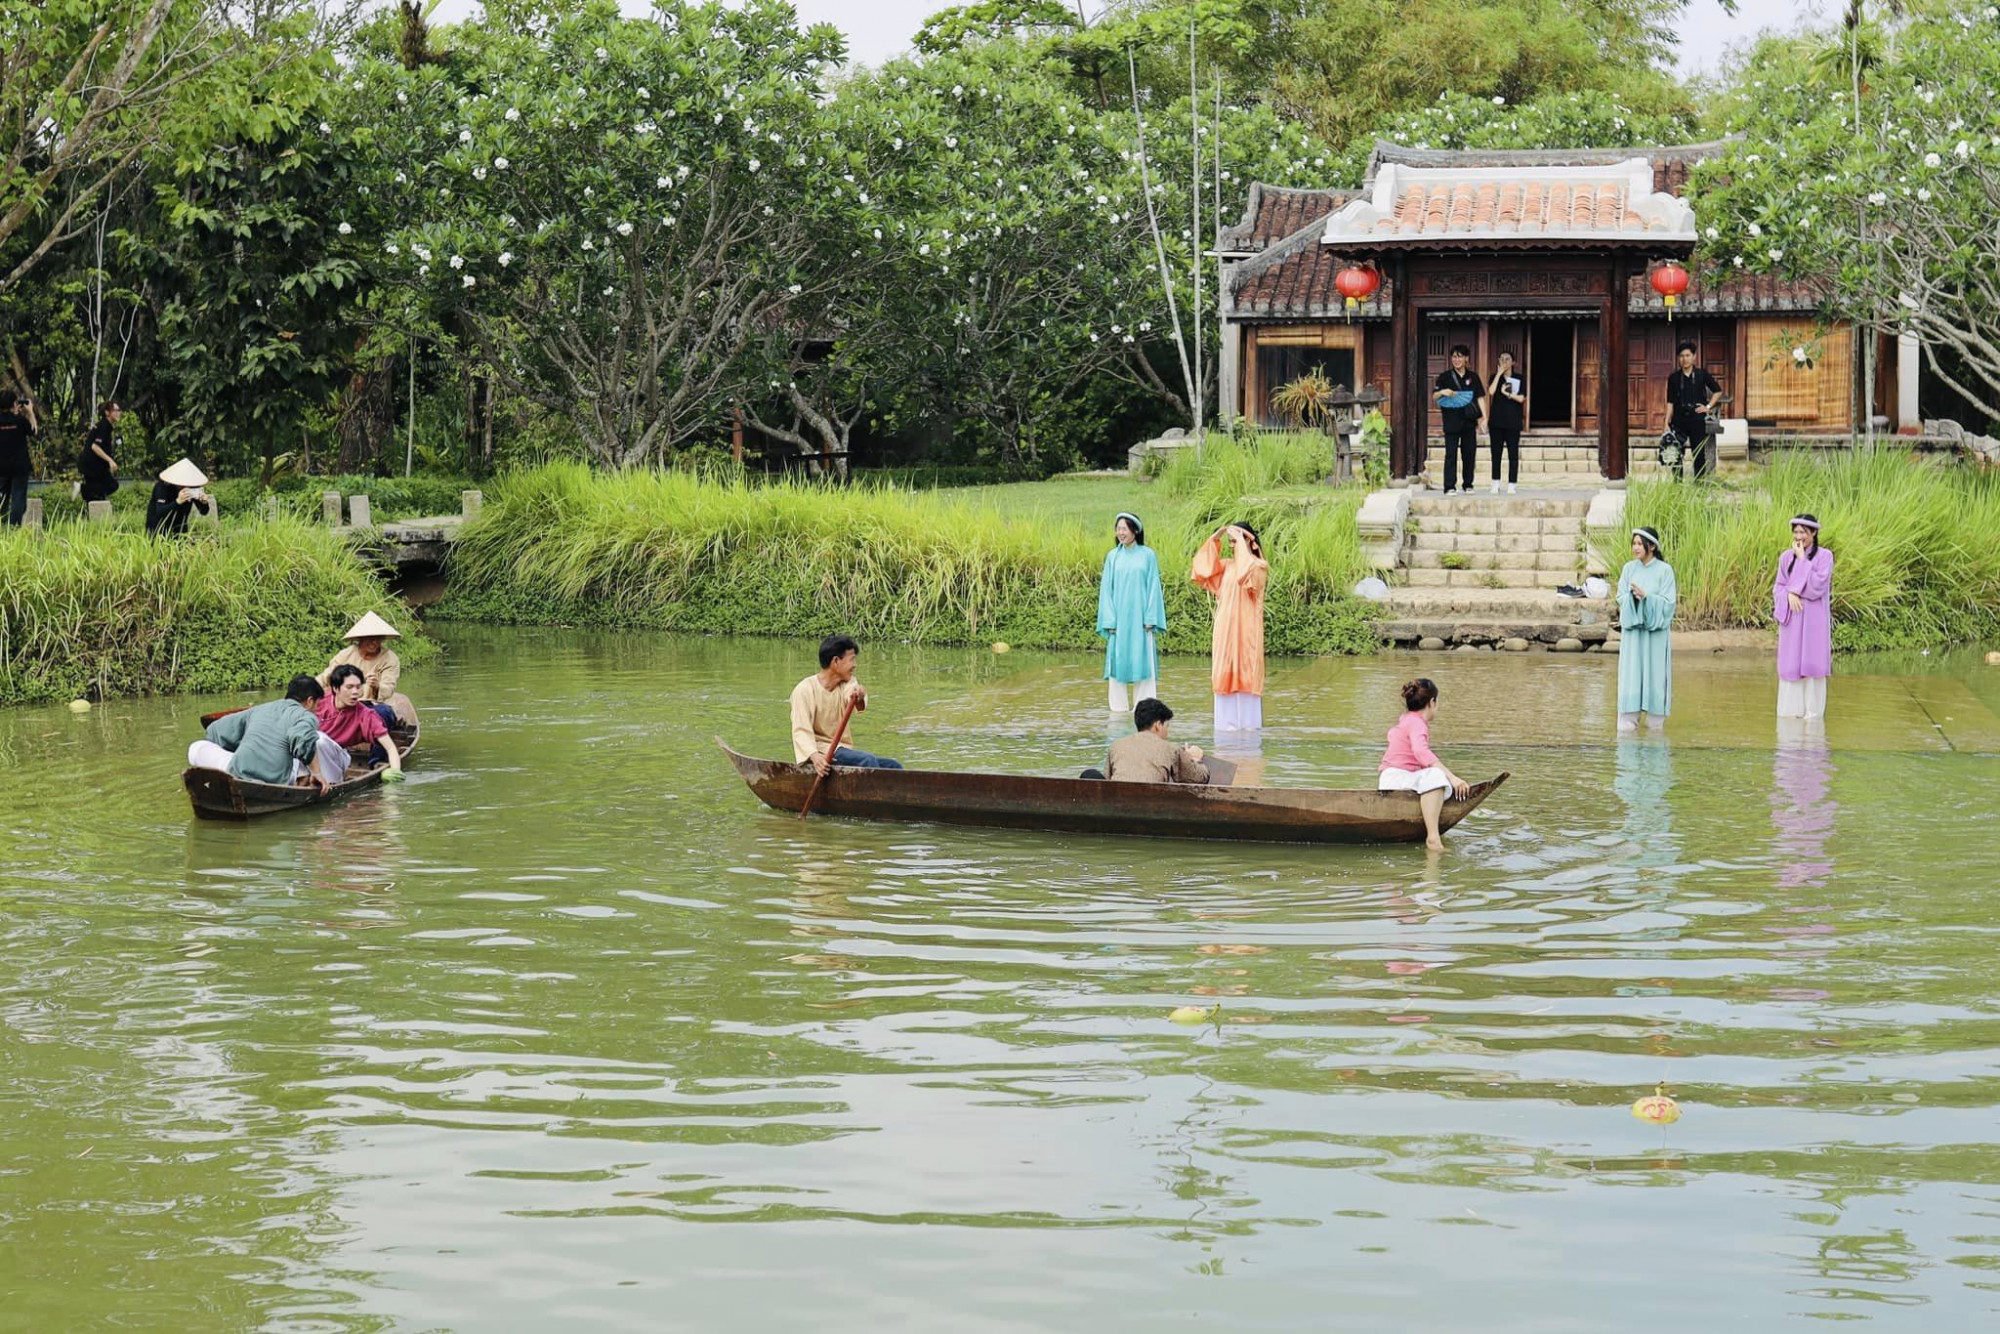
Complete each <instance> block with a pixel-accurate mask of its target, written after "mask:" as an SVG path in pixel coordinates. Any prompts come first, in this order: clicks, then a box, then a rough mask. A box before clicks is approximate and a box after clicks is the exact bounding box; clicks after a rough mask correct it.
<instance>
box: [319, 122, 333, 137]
mask: <svg viewBox="0 0 2000 1334" xmlns="http://www.w3.org/2000/svg"><path fill="white" fill-rule="evenodd" d="M319 132H320V133H321V134H332V133H333V126H331V125H329V124H327V123H326V122H325V121H321V122H320V123H319Z"/></svg>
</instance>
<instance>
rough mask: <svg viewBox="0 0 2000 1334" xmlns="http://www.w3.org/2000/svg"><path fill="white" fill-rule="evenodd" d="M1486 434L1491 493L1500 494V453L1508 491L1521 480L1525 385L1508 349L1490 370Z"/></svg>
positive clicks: (1525, 406)
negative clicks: (1490, 453)
mask: <svg viewBox="0 0 2000 1334" xmlns="http://www.w3.org/2000/svg"><path fill="white" fill-rule="evenodd" d="M1486 403H1487V407H1486V438H1487V440H1488V441H1489V442H1490V443H1491V445H1492V448H1493V494H1494V495H1496V496H1497V495H1499V494H1500V453H1501V451H1502V450H1505V451H1506V453H1507V494H1508V495H1510V496H1511V495H1513V494H1514V483H1516V482H1518V481H1520V480H1521V425H1522V422H1523V420H1524V414H1525V413H1526V411H1527V405H1528V396H1527V385H1526V384H1525V383H1524V382H1523V381H1522V379H1521V376H1520V373H1519V372H1517V371H1516V370H1515V369H1514V353H1513V351H1512V350H1511V349H1509V350H1503V351H1502V352H1501V353H1500V364H1499V366H1498V367H1496V368H1495V369H1494V372H1493V396H1492V397H1491V398H1489V399H1487V400H1486Z"/></svg>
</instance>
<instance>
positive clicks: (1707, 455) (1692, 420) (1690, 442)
mask: <svg viewBox="0 0 2000 1334" xmlns="http://www.w3.org/2000/svg"><path fill="white" fill-rule="evenodd" d="M1694 358H1695V349H1694V344H1693V343H1682V344H1681V346H1680V351H1679V354H1678V356H1677V360H1678V361H1679V363H1680V365H1679V368H1678V369H1676V370H1675V371H1674V372H1673V374H1671V375H1669V376H1668V377H1667V403H1668V406H1669V407H1670V408H1671V410H1672V413H1673V416H1672V418H1671V420H1669V421H1668V423H1667V424H1668V425H1669V426H1671V427H1672V428H1673V430H1674V434H1676V435H1678V436H1679V437H1680V438H1681V439H1683V440H1685V441H1687V447H1688V448H1689V449H1692V450H1693V451H1694V475H1695V476H1696V477H1706V476H1707V475H1708V474H1709V473H1711V472H1713V471H1715V438H1714V437H1713V436H1711V435H1709V433H1708V419H1709V417H1710V416H1711V415H1712V414H1713V413H1714V411H1715V405H1716V403H1717V401H1718V400H1720V399H1721V397H1722V386H1721V385H1720V384H1718V383H1716V379H1715V377H1714V376H1713V375H1710V374H1709V373H1708V368H1707V367H1705V366H1697V365H1695V364H1694Z"/></svg>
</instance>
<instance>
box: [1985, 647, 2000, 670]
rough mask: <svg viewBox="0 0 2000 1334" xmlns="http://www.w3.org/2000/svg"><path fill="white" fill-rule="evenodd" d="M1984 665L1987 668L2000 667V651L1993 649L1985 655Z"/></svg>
mask: <svg viewBox="0 0 2000 1334" xmlns="http://www.w3.org/2000/svg"><path fill="white" fill-rule="evenodd" d="M1986 665H1987V666H1988V667H2000V649H1995V650H1994V651H1993V652H1991V653H1989V654H1987V655H1986Z"/></svg>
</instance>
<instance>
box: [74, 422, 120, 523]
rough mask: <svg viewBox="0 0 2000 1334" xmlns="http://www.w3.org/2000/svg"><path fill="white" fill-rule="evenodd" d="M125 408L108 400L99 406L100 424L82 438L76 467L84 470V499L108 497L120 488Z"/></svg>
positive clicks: (86, 500)
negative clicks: (120, 423)
mask: <svg viewBox="0 0 2000 1334" xmlns="http://www.w3.org/2000/svg"><path fill="white" fill-rule="evenodd" d="M124 415H125V410H124V409H123V408H121V407H119V406H118V404H116V403H113V402H111V401H110V400H109V399H107V400H105V402H104V403H102V404H101V405H100V406H99V407H98V409H97V416H98V421H97V425H95V426H93V427H91V428H90V434H88V435H86V436H84V438H83V453H82V454H80V455H78V456H77V460H76V466H77V471H78V472H81V473H82V474H83V499H84V501H85V502H86V503H88V502H90V501H93V500H109V499H111V493H112V492H114V491H116V490H117V489H118V451H119V449H120V448H121V447H122V446H123V445H124V443H125V442H124V440H123V438H122V437H120V436H119V434H118V419H119V418H120V417H122V416H124Z"/></svg>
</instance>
